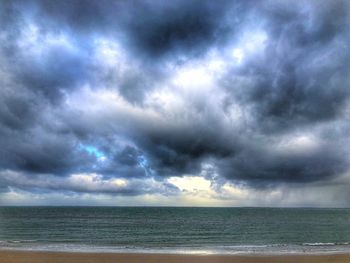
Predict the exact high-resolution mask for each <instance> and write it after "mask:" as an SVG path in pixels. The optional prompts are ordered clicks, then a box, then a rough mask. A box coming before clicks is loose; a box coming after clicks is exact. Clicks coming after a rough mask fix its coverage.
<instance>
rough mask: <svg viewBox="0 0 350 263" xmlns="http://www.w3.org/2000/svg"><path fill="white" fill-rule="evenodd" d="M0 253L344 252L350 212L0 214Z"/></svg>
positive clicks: (63, 210) (29, 210)
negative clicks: (1, 250) (38, 251)
mask: <svg viewBox="0 0 350 263" xmlns="http://www.w3.org/2000/svg"><path fill="white" fill-rule="evenodd" d="M0 249H20V250H44V251H73V252H74V251H94V252H136V253H138V252H146V253H148V252H149V253H199V254H207V253H220V254H245V253H259V254H264V253H267V254H280V253H281V254H284V253H338V252H350V209H310V208H175V207H0Z"/></svg>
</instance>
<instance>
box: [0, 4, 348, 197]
mask: <svg viewBox="0 0 350 263" xmlns="http://www.w3.org/2000/svg"><path fill="white" fill-rule="evenodd" d="M349 10H350V9H349V3H348V2H346V1H323V2H317V1H300V2H298V3H297V4H291V2H289V1H285V2H280V1H266V2H260V1H259V2H257V1H217V2H214V1H195V0H193V1H180V0H179V1H172V2H169V3H165V2H164V1H11V2H10V1H5V2H2V3H1V4H0V21H1V25H0V29H1V32H0V136H1V141H0V170H2V171H3V172H4V171H6V180H5V179H2V181H1V182H2V184H4V185H5V186H6V185H7V186H11V184H12V183H11V176H10V175H11V173H9V172H8V171H13V174H15V173H20V174H21V176H19V177H18V176H17V177H16V178H15V179H16V180H15V179H14V181H13V185H16V186H17V187H19V188H23V189H24V188H25V189H34V188H35V180H36V179H35V178H37V181H38V180H39V179H40V180H42V179H43V178H44V177H43V176H44V175H50V176H49V178H50V180H53V181H55V182H56V183H57V182H61V181H60V180H62V184H59V183H57V184H56V186H53V185H52V184H50V183H49V182H45V183H43V184H39V183H38V188H40V187H41V188H48V189H53V188H55V189H56V188H57V190H59V188H60V187H61V186H62V191H63V190H68V191H77V192H84V191H87V192H99V190H98V188H84V187H82V188H81V189H80V188H79V187H78V188H79V189H80V190H79V189H78V188H75V187H76V185H74V186H72V182H70V181H64V180H71V177H72V175H74V174H92V173H95V174H99V176H101V177H98V180H101V182H99V183H101V184H100V185H99V186H100V187H102V188H103V189H101V191H100V192H103V193H106V192H111V193H113V192H114V191H116V192H118V191H119V190H118V189H117V190H116V189H114V188H113V187H112V186H108V187H107V188H104V187H105V186H102V185H103V183H102V181H103V180H107V181H108V182H109V181H110V180H112V179H113V178H128V179H130V180H142V179H144V180H148V179H152V180H155V181H156V182H158V183H163V184H164V187H165V188H164V189H163V188H159V187H158V186H157V187H154V186H149V187H148V186H147V187H146V188H144V187H141V184H140V181H138V183H135V184H132V186H130V187H134V188H139V190H137V189H134V190H132V189H131V188H127V189H126V190H125V189H124V190H123V191H125V192H123V191H122V190H120V191H121V192H120V191H119V192H118V193H120V194H126V195H136V194H140V193H150V192H152V191H153V190H154V191H161V192H162V191H163V192H162V193H165V192H166V191H170V192H171V191H173V190H174V189H173V188H172V187H170V186H169V185H166V184H167V183H166V178H168V177H169V176H183V175H185V174H192V175H203V174H204V173H205V171H204V170H203V166H205V165H207V164H210V165H212V172H211V173H210V175H206V177H207V178H210V179H212V180H217V181H223V182H226V181H228V182H235V183H239V184H246V185H249V186H250V187H253V188H254V187H255V188H261V187H266V186H276V185H281V184H286V185H288V184H292V183H297V184H298V183H301V184H303V183H310V182H317V181H320V180H323V181H324V180H331V179H332V180H333V179H334V178H335V177H337V176H340V175H342V174H344V173H346V172H347V171H348V170H349V158H348V156H349V152H348V150H347V148H348V147H347V145H348V143H349V141H348V139H347V138H348V135H349V133H348V131H349V125H348V123H349V122H348V121H349V120H348V117H347V114H348V112H349V95H350V94H349V88H348V84H349V68H350V67H349V62H348V61H350V60H349V58H350V52H349V51H348V43H349V37H350V35H349V22H350V21H349ZM3 174H5V173H3ZM25 178H27V179H28V182H30V183H28V184H26V183H23V184H22V183H20V180H25ZM53 178H54V179H53ZM57 178H58V179H57ZM218 178H219V179H218ZM0 179H1V177H0ZM56 180H57V181H56ZM109 187H111V188H109ZM5 188H6V187H5ZM74 189H75V190H74ZM84 189H85V190H84ZM152 189H153V190H152ZM157 189H158V190H157ZM171 189H173V190H171ZM174 191H175V192H176V189H175V190H174Z"/></svg>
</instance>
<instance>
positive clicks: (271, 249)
mask: <svg viewBox="0 0 350 263" xmlns="http://www.w3.org/2000/svg"><path fill="white" fill-rule="evenodd" d="M331 248H332V249H331ZM0 252H33V253H72V254H76V253H81V254H145V255H188V256H192V255H193V256H206V255H212V256H326V255H339V254H350V246H349V245H338V246H325V245H321V246H319V245H311V246H278V245H276V246H274V245H271V246H237V247H221V248H218V247H205V248H204V247H195V248H194V247H193V248H186V247H182V248H179V247H178V248H136V247H119V248H118V247H96V246H69V245H65V246H62V244H60V245H58V246H57V245H53V246H40V245H39V246H20V247H16V246H0ZM349 262H350V261H349Z"/></svg>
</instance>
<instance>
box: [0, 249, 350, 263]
mask: <svg viewBox="0 0 350 263" xmlns="http://www.w3.org/2000/svg"><path fill="white" fill-rule="evenodd" d="M93 262H96V263H112V262H113V263H116V262H118V263H119V262H120V263H124V262H125V263H140V262H141V263H155V262H157V263H158V262H159V263H228V262H233V263H277V262H281V263H282V262H283V263H298V262H300V263H326V262H336V263H340V262H341V263H349V262H350V253H349V254H333V255H283V256H280V255H278V256H258V255H249V256H238V255H178V254H123V253H69V252H27V251H0V263H93Z"/></svg>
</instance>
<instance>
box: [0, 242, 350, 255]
mask: <svg viewBox="0 0 350 263" xmlns="http://www.w3.org/2000/svg"><path fill="white" fill-rule="evenodd" d="M0 249H2V250H3V249H5V250H26V251H28V250H29V251H55V252H98V253H154V254H200V255H208V254H238V255H239V254H243V255H244V254H256V255H259V254H263V255H281V254H334V253H344V252H349V243H348V242H344V243H330V242H329V243H321V242H315V243H304V244H302V245H287V244H273V245H234V246H202V247H200V246H198V247H140V246H139V247H137V246H92V245H85V244H65V243H56V244H52V243H51V244H42V243H38V242H37V240H8V241H0Z"/></svg>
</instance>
